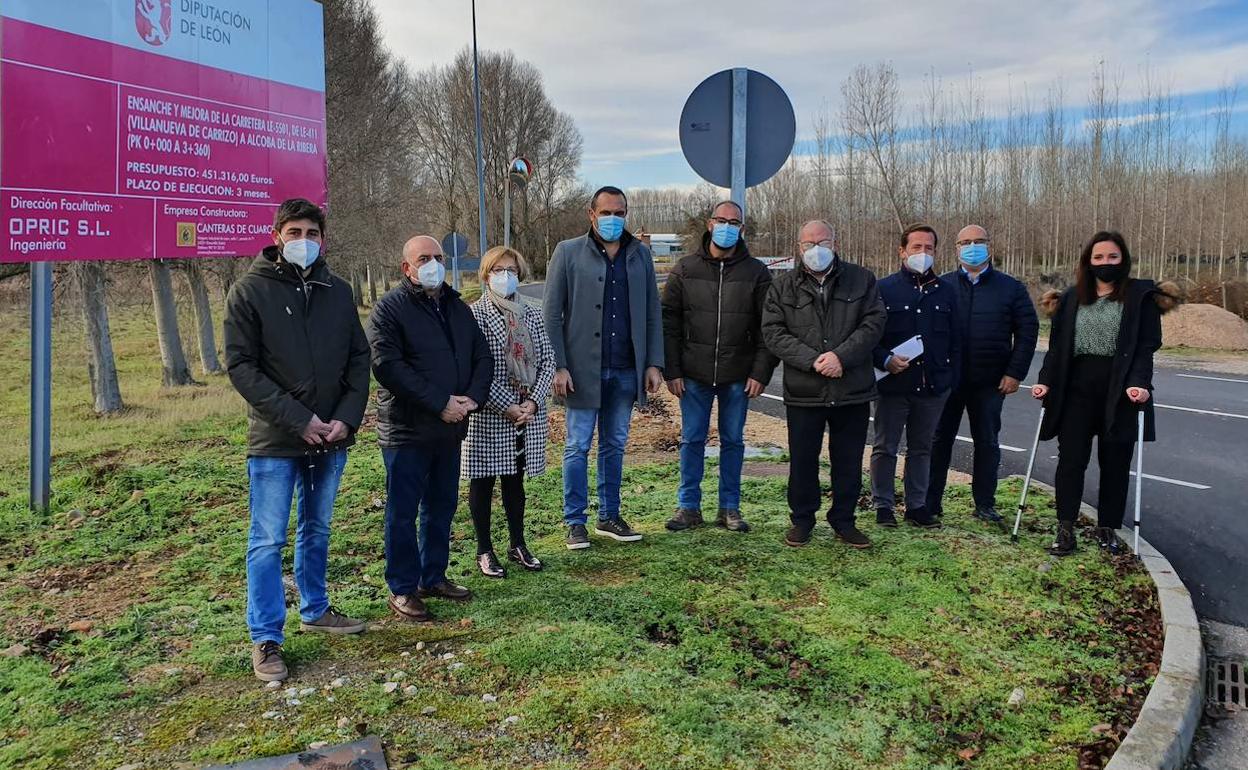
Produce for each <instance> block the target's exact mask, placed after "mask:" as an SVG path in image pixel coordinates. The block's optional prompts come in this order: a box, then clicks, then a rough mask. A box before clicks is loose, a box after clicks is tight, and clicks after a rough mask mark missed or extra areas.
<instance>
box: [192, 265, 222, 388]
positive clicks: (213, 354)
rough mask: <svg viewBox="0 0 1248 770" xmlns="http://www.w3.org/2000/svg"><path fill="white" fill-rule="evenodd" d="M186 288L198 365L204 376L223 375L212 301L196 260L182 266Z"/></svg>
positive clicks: (202, 271)
mask: <svg viewBox="0 0 1248 770" xmlns="http://www.w3.org/2000/svg"><path fill="white" fill-rule="evenodd" d="M183 269H184V270H185V272H186V284H187V288H189V289H190V292H191V306H192V307H193V308H194V310H195V329H196V331H197V334H196V338H197V339H198V340H199V365H200V369H201V370H202V371H203V373H204V374H225V368H224V367H222V366H221V360H220V358H218V357H217V337H216V332H215V329H214V327H213V323H212V301H211V300H210V299H209V298H208V283H207V281H205V280H204V269H203V267H202V266H201V265H200V264H199V262H198V261H197V260H194V259H188V260H186V261H185V263H184V264H183Z"/></svg>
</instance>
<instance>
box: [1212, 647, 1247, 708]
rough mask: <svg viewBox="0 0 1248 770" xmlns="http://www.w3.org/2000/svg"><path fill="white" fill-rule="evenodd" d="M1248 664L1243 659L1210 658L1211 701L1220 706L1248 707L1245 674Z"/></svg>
mask: <svg viewBox="0 0 1248 770" xmlns="http://www.w3.org/2000/svg"><path fill="white" fill-rule="evenodd" d="M1246 672H1248V666H1245V665H1244V663H1243V662H1242V661H1238V660H1226V659H1224V658H1211V659H1210V660H1209V690H1208V692H1209V702H1210V703H1211V704H1216V705H1219V706H1234V707H1238V708H1241V709H1242V708H1248V682H1245V681H1244V674H1245V673H1246Z"/></svg>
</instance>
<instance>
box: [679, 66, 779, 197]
mask: <svg viewBox="0 0 1248 770" xmlns="http://www.w3.org/2000/svg"><path fill="white" fill-rule="evenodd" d="M745 128H746V139H745V186H746V187H752V186H753V185H756V184H760V183H762V182H765V181H767V180H768V179H770V178H771V177H772V175H773V174H775V173H776V172H777V171H779V170H780V169H781V168H783V167H784V164H785V162H786V161H787V160H788V159H789V154H790V153H792V152H793V139H794V138H795V137H796V135H797V119H796V117H795V116H794V114H793V104H792V102H790V101H789V96H788V94H786V93H785V92H784V89H783V88H781V87H780V86H779V84H777V83H776V81H774V80H772V79H771V78H769V77H767V76H766V75H764V74H763V73H761V72H756V71H754V70H747V79H746V121H745ZM680 149H681V150H682V151H683V152H684V154H685V160H687V161H689V165H690V166H691V167H692V168H693V170H694V171H695V172H697V174H698V176H700V177H702V178H703V179H705V180H706V181H708V182H710V183H711V184H713V185H716V186H718V187H731V186H732V70H723V71H721V72H716V73H715V74H714V75H711V76H710V77H708V78H707V79H706V80H703V81H702V82H701V83H699V84H698V87H697V88H695V89H693V93H691V94H689V98H688V99H687V100H686V101H685V108H684V109H683V110H682V111H681V113H680Z"/></svg>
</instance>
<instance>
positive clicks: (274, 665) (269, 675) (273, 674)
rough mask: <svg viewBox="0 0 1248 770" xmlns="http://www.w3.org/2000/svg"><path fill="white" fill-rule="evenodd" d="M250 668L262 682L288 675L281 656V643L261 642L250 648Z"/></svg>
mask: <svg viewBox="0 0 1248 770" xmlns="http://www.w3.org/2000/svg"><path fill="white" fill-rule="evenodd" d="M251 670H252V671H254V672H255V674H256V678H257V679H259V680H260V681H262V682H280V681H282V680H283V679H285V678H286V677H287V675H289V673H290V672H289V671H288V670H287V668H286V661H285V660H284V659H283V658H282V645H280V644H278V643H277V642H261V643H260V644H257V645H253V646H252V648H251Z"/></svg>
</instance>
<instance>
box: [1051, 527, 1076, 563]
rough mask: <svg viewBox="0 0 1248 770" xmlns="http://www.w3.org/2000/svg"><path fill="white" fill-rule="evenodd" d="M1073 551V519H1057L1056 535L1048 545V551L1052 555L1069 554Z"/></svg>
mask: <svg viewBox="0 0 1248 770" xmlns="http://www.w3.org/2000/svg"><path fill="white" fill-rule="evenodd" d="M1074 552H1075V523H1074V522H1073V521H1059V522H1058V523H1057V537H1056V538H1054V540H1053V545H1051V546H1049V553H1050V554H1052V555H1053V556H1070V555H1071V554H1072V553H1074Z"/></svg>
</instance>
